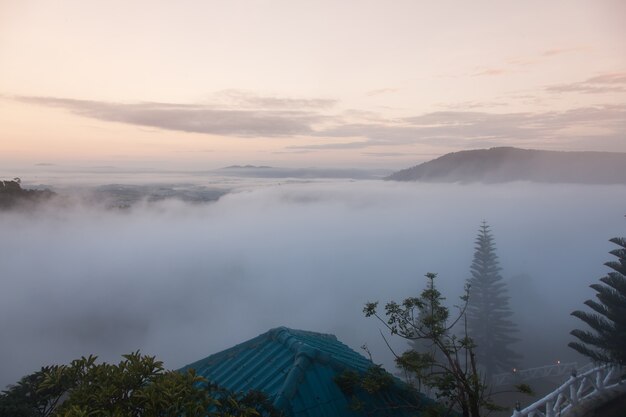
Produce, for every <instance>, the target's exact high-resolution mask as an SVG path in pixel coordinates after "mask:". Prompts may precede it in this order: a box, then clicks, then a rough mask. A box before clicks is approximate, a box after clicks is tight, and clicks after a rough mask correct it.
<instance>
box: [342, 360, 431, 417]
mask: <svg viewBox="0 0 626 417" xmlns="http://www.w3.org/2000/svg"><path fill="white" fill-rule="evenodd" d="M334 381H335V383H336V384H337V386H338V387H339V389H340V390H341V392H343V393H344V394H345V395H346V396H347V397H349V398H350V409H351V410H353V411H357V412H359V413H365V415H370V416H387V415H399V416H405V415H408V414H407V412H408V413H409V414H410V415H413V413H414V412H416V411H419V412H422V411H423V410H425V409H426V408H427V407H428V406H429V405H430V404H429V403H428V401H426V402H425V401H424V398H423V397H422V396H421V395H420V394H419V393H418V392H417V391H415V390H414V389H413V388H412V387H410V386H408V385H407V386H399V385H396V382H394V379H393V377H392V376H391V375H390V374H389V373H388V372H387V371H385V370H384V369H383V368H382V366H380V365H372V366H371V367H370V368H369V369H368V370H367V371H366V372H362V373H359V372H356V371H353V370H350V369H346V370H345V371H343V372H342V373H340V374H338V375H336V376H335V378H334ZM394 385H395V389H392V388H394Z"/></svg>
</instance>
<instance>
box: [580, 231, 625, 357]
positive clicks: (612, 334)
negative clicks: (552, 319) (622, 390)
mask: <svg viewBox="0 0 626 417" xmlns="http://www.w3.org/2000/svg"><path fill="white" fill-rule="evenodd" d="M610 241H611V242H612V243H615V244H616V245H618V246H619V248H618V249H614V250H612V251H611V252H610V253H611V255H614V256H616V257H617V261H610V262H606V263H605V264H604V265H606V266H608V267H609V268H611V269H612V271H611V272H609V273H608V274H607V275H606V276H604V277H602V278H600V283H596V284H593V285H591V286H590V287H591V288H593V289H594V290H595V291H596V298H597V301H595V300H587V301H585V305H586V306H587V307H589V308H590V309H591V310H593V312H587V311H581V310H576V311H574V312H573V313H572V315H573V316H574V317H577V318H579V319H580V320H582V321H583V322H585V323H586V324H587V325H588V326H589V327H590V328H591V330H579V329H576V330H572V332H571V334H572V335H573V336H574V337H576V338H577V339H578V340H579V341H577V342H570V343H569V347H571V348H572V349H574V350H576V351H577V352H579V353H581V354H583V355H585V356H587V357H589V358H591V359H592V360H593V361H594V362H600V363H613V364H618V365H621V366H624V365H626V238H613V239H611V240H610Z"/></svg>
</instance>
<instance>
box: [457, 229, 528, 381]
mask: <svg viewBox="0 0 626 417" xmlns="http://www.w3.org/2000/svg"><path fill="white" fill-rule="evenodd" d="M500 270H501V268H500V266H499V263H498V256H497V255H496V248H495V243H494V239H493V236H492V235H491V231H490V230H489V226H488V225H487V224H486V223H485V222H483V224H482V225H481V227H480V230H479V232H478V236H477V238H476V247H475V252H474V260H473V261H472V265H471V268H470V271H471V275H472V276H471V278H470V280H469V284H470V287H471V292H472V297H471V300H470V301H469V304H468V306H467V325H468V331H469V333H470V334H471V335H472V339H474V342H475V343H476V349H475V353H476V360H477V361H478V363H479V364H480V365H481V367H482V368H483V369H484V371H485V373H486V375H487V376H490V375H493V374H494V373H496V372H505V371H510V370H511V369H513V368H515V367H517V365H518V361H519V360H520V359H521V355H519V354H518V353H516V352H514V351H513V350H512V349H511V348H510V346H509V345H511V344H512V343H514V342H516V341H517V340H518V339H516V338H515V337H513V334H515V333H516V332H517V328H516V326H515V324H514V323H513V322H512V321H511V320H510V317H511V316H512V315H513V312H512V311H511V308H510V307H509V297H508V295H507V288H506V284H505V282H504V280H503V279H502V276H501V275H500Z"/></svg>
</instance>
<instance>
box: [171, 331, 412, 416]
mask: <svg viewBox="0 0 626 417" xmlns="http://www.w3.org/2000/svg"><path fill="white" fill-rule="evenodd" d="M372 366H373V364H372V362H371V361H370V360H368V359H366V358H365V357H363V356H362V355H360V354H359V353H357V352H355V351H354V350H352V349H350V348H349V347H348V346H346V345H344V344H343V343H341V342H340V341H338V340H337V338H336V337H335V336H333V335H330V334H322V333H314V332H309V331H304V330H294V329H288V328H286V327H279V328H276V329H272V330H270V331H268V332H267V333H264V334H262V335H260V336H257V337H255V338H254V339H251V340H248V341H247V342H244V343H241V344H239V345H237V346H234V347H232V348H230V349H227V350H224V351H222V352H219V353H216V354H214V355H211V356H209V357H207V358H205V359H202V360H199V361H197V362H194V363H192V364H190V365H187V366H185V367H184V368H182V369H181V371H185V370H187V369H189V368H193V369H195V370H196V373H197V374H198V375H201V376H203V377H205V378H206V379H208V380H209V381H212V382H215V383H217V384H219V385H221V386H222V387H224V388H227V389H229V390H231V391H235V392H246V391H249V390H257V391H262V392H264V393H265V394H267V395H268V396H269V398H270V399H271V400H272V402H273V405H274V406H275V407H276V408H277V409H279V410H281V411H283V412H284V413H285V415H286V416H289V417H323V416H360V415H362V414H361V413H359V412H356V411H354V410H352V409H351V407H350V402H351V398H350V397H348V396H346V395H345V394H344V393H343V392H342V391H341V390H340V389H339V387H338V385H337V384H336V383H335V382H334V378H335V376H336V375H338V374H340V373H341V372H343V371H345V370H352V371H356V372H358V373H364V372H366V371H367V370H368V369H369V368H370V367H372ZM395 383H396V385H395V386H394V389H401V386H402V383H401V382H400V381H399V380H396V381H395ZM368 398H369V397H368ZM372 398H373V397H372ZM368 415H386V413H385V414H368ZM394 415H403V414H400V413H397V412H395V413H394ZM413 415H414V414H413Z"/></svg>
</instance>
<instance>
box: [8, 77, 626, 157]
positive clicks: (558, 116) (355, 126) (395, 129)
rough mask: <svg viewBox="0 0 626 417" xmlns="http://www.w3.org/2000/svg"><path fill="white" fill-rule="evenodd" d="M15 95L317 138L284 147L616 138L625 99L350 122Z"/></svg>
mask: <svg viewBox="0 0 626 417" xmlns="http://www.w3.org/2000/svg"><path fill="white" fill-rule="evenodd" d="M623 80H624V76H623V74H622V73H613V74H605V75H601V76H597V77H593V78H590V79H589V80H587V81H585V83H586V84H589V85H594V86H602V85H605V86H607V87H611V88H623ZM16 99H17V100H20V101H22V102H27V103H33V104H38V105H43V106H50V107H58V108H62V109H65V110H67V111H70V112H72V113H75V114H78V115H81V116H84V117H89V118H94V119H99V120H105V121H111V122H119V123H126V124H129V125H136V126H142V127H145V126H148V127H153V128H158V129H167V130H173V131H181V132H193V133H202V134H213V135H221V136H237V137H293V136H299V137H309V138H315V142H316V143H312V144H306V142H305V140H304V138H302V141H300V142H299V143H293V144H292V145H291V146H287V147H286V148H285V150H341V149H345V150H355V149H366V148H371V147H376V146H397V145H408V144H427V145H431V146H446V147H457V148H468V147H489V146H502V145H510V146H538V145H539V146H541V145H549V144H550V143H553V144H559V143H569V142H578V143H581V144H584V143H587V144H589V146H588V147H592V146H591V144H594V143H613V144H619V143H621V142H623V138H624V136H626V105H605V106H597V107H580V108H575V109H571V110H568V111H562V112H556V111H549V112H537V113H530V112H519V113H491V112H487V111H476V110H465V111H463V110H448V111H438V112H431V113H425V114H420V115H415V116H412V117H405V118H399V119H388V118H387V119H385V118H383V117H382V116H381V115H377V114H370V113H363V114H361V117H360V118H359V121H358V122H354V118H353V117H347V116H346V115H343V114H339V115H332V114H330V115H329V114H325V113H323V112H322V111H320V110H317V111H316V110H309V111H307V110H301V109H300V110H297V109H295V110H271V109H255V110H248V109H224V108H216V107H215V106H212V105H200V104H172V103H135V104H123V103H110V102H100V101H89V100H74V99H65V98H53V97H18V98H16ZM341 139H343V140H341ZM299 140H300V139H299ZM620 141H621V142H620ZM303 142H304V143H303ZM622 148H624V146H622ZM624 150H626V148H624Z"/></svg>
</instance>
